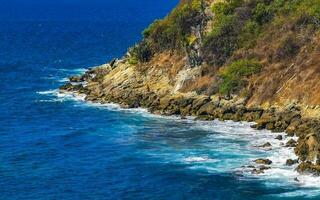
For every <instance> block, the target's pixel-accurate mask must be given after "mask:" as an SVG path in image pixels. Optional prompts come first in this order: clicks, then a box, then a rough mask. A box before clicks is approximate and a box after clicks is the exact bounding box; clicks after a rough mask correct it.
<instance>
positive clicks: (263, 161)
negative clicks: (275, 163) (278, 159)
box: [254, 158, 272, 165]
mask: <svg viewBox="0 0 320 200" xmlns="http://www.w3.org/2000/svg"><path fill="white" fill-rule="evenodd" d="M254 162H255V163H257V164H262V165H271V164H272V161H271V160H269V159H263V158H259V159H257V160H254Z"/></svg>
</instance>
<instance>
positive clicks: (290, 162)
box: [286, 159, 299, 166]
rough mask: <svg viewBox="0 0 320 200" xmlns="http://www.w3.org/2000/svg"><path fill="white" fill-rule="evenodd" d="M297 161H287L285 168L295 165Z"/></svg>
mask: <svg viewBox="0 0 320 200" xmlns="http://www.w3.org/2000/svg"><path fill="white" fill-rule="evenodd" d="M298 162H299V161H298V160H297V159H294V160H293V159H288V160H287V161H286V165H287V166H292V165H294V164H297V163H298Z"/></svg>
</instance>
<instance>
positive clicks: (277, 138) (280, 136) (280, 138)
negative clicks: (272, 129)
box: [275, 135, 283, 140]
mask: <svg viewBox="0 0 320 200" xmlns="http://www.w3.org/2000/svg"><path fill="white" fill-rule="evenodd" d="M275 139H276V140H282V139H283V137H282V135H278V136H277V137H276V138H275Z"/></svg>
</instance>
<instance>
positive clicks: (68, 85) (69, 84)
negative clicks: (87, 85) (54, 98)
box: [59, 83, 73, 91]
mask: <svg viewBox="0 0 320 200" xmlns="http://www.w3.org/2000/svg"><path fill="white" fill-rule="evenodd" d="M59 89H60V90H64V91H72V90H73V85H72V84H71V83H66V84H65V85H63V86H61V87H60V88H59Z"/></svg>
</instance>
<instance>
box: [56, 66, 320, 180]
mask: <svg viewBox="0 0 320 200" xmlns="http://www.w3.org/2000/svg"><path fill="white" fill-rule="evenodd" d="M121 62H123V63H125V61H120V63H121ZM113 67H114V68H116V67H117V64H116V65H114V66H113ZM114 68H113V69H114ZM113 69H112V66H111V64H107V65H103V66H102V67H101V66H100V67H96V68H93V69H90V70H88V71H87V72H86V73H84V74H83V75H81V76H73V77H70V81H69V82H68V83H67V84H65V85H64V86H62V87H61V88H60V91H61V92H71V93H73V94H77V95H83V98H84V100H85V101H89V102H93V103H99V104H106V103H116V104H119V105H120V106H121V107H122V108H124V109H127V108H144V109H147V110H148V111H149V112H150V113H152V114H157V115H165V116H172V115H175V116H181V118H182V119H186V117H187V116H192V117H194V118H195V120H201V121H211V120H215V119H217V120H221V121H225V120H231V121H235V122H239V121H247V122H255V124H253V125H252V126H251V127H252V128H254V129H257V130H262V129H266V130H269V131H271V132H273V133H274V139H276V140H279V142H280V144H281V146H282V147H283V148H292V149H294V152H295V154H296V156H297V159H292V158H286V159H287V161H286V164H285V165H288V166H294V167H296V170H297V171H298V172H299V173H300V174H311V175H319V174H320V170H319V162H318V160H317V157H316V156H317V155H318V154H317V153H318V152H317V151H318V148H317V147H318V145H319V143H318V141H319V140H318V138H317V131H319V127H320V123H319V120H318V119H313V118H304V117H303V116H302V115H301V111H300V108H299V106H297V105H290V106H288V107H286V108H285V109H282V110H277V108H271V109H267V110H266V109H262V108H261V107H258V106H257V107H247V106H246V105H245V103H246V100H245V99H240V98H233V99H228V100H227V99H223V98H220V97H216V96H211V97H209V96H204V95H194V94H181V93H179V94H172V93H169V94H167V95H162V96H160V95H159V94H157V93H156V92H154V91H152V90H150V88H148V87H143V89H142V90H139V91H138V92H136V91H137V90H134V89H132V88H131V87H128V88H125V89H123V88H121V87H119V88H114V90H115V91H116V92H114V91H110V90H109V91H104V92H103V93H102V92H99V91H97V88H99V87H100V88H101V87H102V86H103V79H104V78H105V75H107V74H108V73H110V72H111V71H112V70H113ZM101 74H102V76H101ZM132 86H133V87H135V86H134V85H132ZM282 133H285V135H283V134H282ZM280 135H282V136H280ZM285 140H287V142H283V141H285ZM260 145H261V146H260V147H259V148H272V145H271V144H270V142H268V141H266V143H265V144H260ZM279 156H282V155H279ZM269 162H270V160H268V159H258V160H256V163H260V164H261V166H262V167H257V168H253V169H251V170H250V171H251V173H253V174H263V173H264V172H265V171H266V170H269V169H270V168H269V167H268V165H270V164H269ZM271 162H272V160H271ZM250 167H251V166H250ZM296 181H298V180H296Z"/></svg>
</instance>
